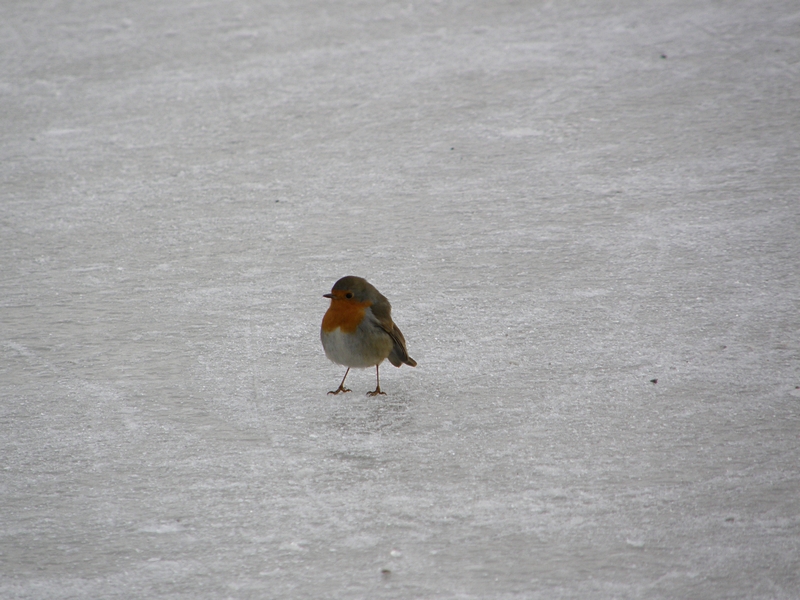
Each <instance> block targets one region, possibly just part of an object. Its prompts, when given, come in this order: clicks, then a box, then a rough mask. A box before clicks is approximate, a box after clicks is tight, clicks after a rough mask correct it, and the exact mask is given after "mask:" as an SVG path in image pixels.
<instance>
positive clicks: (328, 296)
mask: <svg viewBox="0 0 800 600" xmlns="http://www.w3.org/2000/svg"><path fill="white" fill-rule="evenodd" d="M322 297H323V298H333V294H322Z"/></svg>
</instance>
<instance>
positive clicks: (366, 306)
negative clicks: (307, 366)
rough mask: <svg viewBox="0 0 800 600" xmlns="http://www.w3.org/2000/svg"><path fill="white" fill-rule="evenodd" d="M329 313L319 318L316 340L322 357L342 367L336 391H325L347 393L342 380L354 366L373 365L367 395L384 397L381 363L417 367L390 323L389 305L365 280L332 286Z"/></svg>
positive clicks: (344, 279) (347, 280)
mask: <svg viewBox="0 0 800 600" xmlns="http://www.w3.org/2000/svg"><path fill="white" fill-rule="evenodd" d="M323 296H324V297H325V298H330V299H331V305H330V307H329V308H328V312H326V313H325V316H324V317H323V318H322V327H321V328H320V333H319V337H320V339H321V340H322V347H323V348H324V349H325V356H327V357H328V358H329V359H331V360H332V361H333V362H335V363H337V364H340V365H344V366H345V367H347V371H345V372H344V377H342V383H340V384H339V387H338V389H335V390H332V391H330V392H328V393H329V394H334V395H336V394H338V393H340V392H349V391H350V390H348V389H347V388H346V387H344V380H345V379H347V374H348V373H349V372H350V369H351V368H353V367H356V368H361V369H364V368H367V367H371V366H373V365H374V366H375V377H376V381H377V384H376V387H375V391H374V392H368V393H367V396H377V395H378V394H383V395H386V392H382V391H381V375H380V370H379V369H380V364H381V363H382V362H383V361H384V360H385V359H387V358H388V359H389V362H390V363H392V364H393V365H394V366H395V367H399V366H400V365H402V364H407V365H409V366H412V367H416V366H417V361H415V360H414V359H413V358H411V357H410V356H409V355H408V350H406V340H405V338H404V337H403V334H402V333H400V329H398V327H397V325H395V324H394V322H393V321H392V305H391V304H389V301H388V300H387V299H386V296H384V295H383V294H381V293H380V292H379V291H378V290H376V289H375V287H374V286H373V285H372V284H370V283H369V282H368V281H367V280H366V279H363V278H361V277H354V276H352V275H349V276H347V277H342V278H341V279H340V280H339V281H337V282H336V283H335V284H333V288H332V289H331V293H330V294H323Z"/></svg>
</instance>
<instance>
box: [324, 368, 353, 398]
mask: <svg viewBox="0 0 800 600" xmlns="http://www.w3.org/2000/svg"><path fill="white" fill-rule="evenodd" d="M349 372H350V367H347V371H345V372H344V377H342V383H340V384H339V387H338V388H337V389H335V390H332V391H330V392H328V393H329V394H333V395H334V396H335V395H336V394H338V393H339V392H349V391H350V390H348V389H347V388H346V387H344V380H345V379H347V374H348V373H349Z"/></svg>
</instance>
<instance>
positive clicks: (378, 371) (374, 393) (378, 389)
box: [367, 365, 386, 396]
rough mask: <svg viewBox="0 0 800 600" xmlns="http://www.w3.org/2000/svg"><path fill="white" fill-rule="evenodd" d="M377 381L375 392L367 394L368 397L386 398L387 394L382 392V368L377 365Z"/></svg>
mask: <svg viewBox="0 0 800 600" xmlns="http://www.w3.org/2000/svg"><path fill="white" fill-rule="evenodd" d="M375 380H376V382H377V387H376V388H375V391H374V392H367V396H377V395H378V394H380V395H381V396H385V395H386V392H382V391H381V366H380V365H375Z"/></svg>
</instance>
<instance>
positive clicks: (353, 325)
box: [322, 298, 372, 333]
mask: <svg viewBox="0 0 800 600" xmlns="http://www.w3.org/2000/svg"><path fill="white" fill-rule="evenodd" d="M371 304H372V303H371V302H355V301H354V300H338V299H336V298H334V299H333V300H331V306H330V308H328V312H326V313H325V316H324V317H323V318H322V330H323V331H325V332H330V331H333V330H335V329H336V328H337V327H338V328H340V329H341V330H342V331H343V332H345V333H353V332H354V331H355V330H356V329H357V328H358V325H359V323H361V320H362V319H363V318H364V313H365V312H366V310H367V307H368V306H370V305H371Z"/></svg>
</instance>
